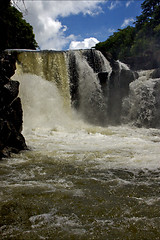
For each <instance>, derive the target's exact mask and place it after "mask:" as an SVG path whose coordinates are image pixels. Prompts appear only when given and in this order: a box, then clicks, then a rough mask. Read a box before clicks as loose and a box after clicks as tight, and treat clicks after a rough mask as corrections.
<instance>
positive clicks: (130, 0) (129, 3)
mask: <svg viewBox="0 0 160 240" xmlns="http://www.w3.org/2000/svg"><path fill="white" fill-rule="evenodd" d="M133 2H134V0H129V1H127V2H126V7H129V5H131V3H133Z"/></svg>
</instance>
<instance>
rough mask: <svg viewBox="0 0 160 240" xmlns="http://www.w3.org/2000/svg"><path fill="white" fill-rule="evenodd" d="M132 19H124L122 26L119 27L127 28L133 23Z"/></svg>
mask: <svg viewBox="0 0 160 240" xmlns="http://www.w3.org/2000/svg"><path fill="white" fill-rule="evenodd" d="M133 22H134V19H133V18H126V19H124V22H123V24H122V25H121V27H122V28H124V27H127V26H128V25H129V24H130V23H133Z"/></svg>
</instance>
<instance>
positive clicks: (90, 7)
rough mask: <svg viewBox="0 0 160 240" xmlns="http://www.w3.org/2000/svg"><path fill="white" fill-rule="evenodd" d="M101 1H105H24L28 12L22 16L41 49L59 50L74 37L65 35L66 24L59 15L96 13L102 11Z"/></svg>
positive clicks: (91, 14)
mask: <svg viewBox="0 0 160 240" xmlns="http://www.w3.org/2000/svg"><path fill="white" fill-rule="evenodd" d="M102 2H105V1H104V0H102V1H45V0H41V1H25V6H26V9H27V11H28V14H27V15H25V16H24V18H25V19H26V20H27V22H29V23H30V24H31V25H32V26H33V31H34V33H35V37H36V40H37V42H38V44H39V46H40V48H41V49H56V50H61V49H63V48H64V47H65V46H66V45H67V44H69V43H70V41H72V40H75V38H76V37H75V36H74V35H73V34H72V35H68V36H67V32H66V30H67V26H65V25H63V24H62V23H61V22H60V21H59V17H67V16H70V15H76V14H79V13H83V14H84V15H87V14H88V15H90V16H93V15H97V14H99V13H101V12H102V8H101V7H100V3H102ZM21 9H22V6H21Z"/></svg>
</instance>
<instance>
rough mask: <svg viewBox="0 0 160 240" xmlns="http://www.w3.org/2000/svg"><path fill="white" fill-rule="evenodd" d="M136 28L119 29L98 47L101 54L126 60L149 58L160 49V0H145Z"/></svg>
mask: <svg viewBox="0 0 160 240" xmlns="http://www.w3.org/2000/svg"><path fill="white" fill-rule="evenodd" d="M141 8H142V13H141V15H140V16H138V17H137V21H136V22H135V27H130V26H129V27H127V28H124V29H118V31H117V32H115V33H114V34H113V35H112V36H110V37H109V38H108V39H107V40H106V41H105V42H100V43H98V44H97V45H96V49H97V50H100V51H101V52H109V53H111V54H112V56H113V58H115V59H120V60H124V59H125V58H126V57H131V56H133V57H134V56H148V55H149V54H151V53H152V52H153V51H157V50H158V49H160V0H145V1H144V2H143V3H142V5H141Z"/></svg>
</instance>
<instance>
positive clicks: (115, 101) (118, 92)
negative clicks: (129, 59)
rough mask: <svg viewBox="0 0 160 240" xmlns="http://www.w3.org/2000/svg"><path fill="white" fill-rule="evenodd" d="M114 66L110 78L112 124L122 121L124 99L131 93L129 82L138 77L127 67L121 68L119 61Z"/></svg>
mask: <svg viewBox="0 0 160 240" xmlns="http://www.w3.org/2000/svg"><path fill="white" fill-rule="evenodd" d="M112 66H113V67H114V68H113V70H112V73H111V76H110V80H109V96H108V116H109V122H110V123H111V124H120V123H121V111H122V100H123V98H124V97H126V96H127V95H128V93H129V84H130V83H131V82H133V81H134V80H135V78H136V74H135V73H134V72H133V71H131V70H127V69H123V68H122V69H121V68H120V66H119V63H118V62H114V64H112Z"/></svg>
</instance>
